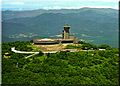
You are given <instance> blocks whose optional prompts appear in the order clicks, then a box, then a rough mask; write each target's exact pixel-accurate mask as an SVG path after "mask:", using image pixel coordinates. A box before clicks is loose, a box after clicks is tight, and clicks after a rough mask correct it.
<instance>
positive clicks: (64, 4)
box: [2, 0, 119, 9]
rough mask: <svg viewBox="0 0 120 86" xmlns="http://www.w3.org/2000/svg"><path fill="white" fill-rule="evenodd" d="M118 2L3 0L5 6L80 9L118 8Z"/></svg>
mask: <svg viewBox="0 0 120 86" xmlns="http://www.w3.org/2000/svg"><path fill="white" fill-rule="evenodd" d="M118 2H119V1H118V0H3V4H2V5H3V7H4V8H5V7H6V8H10V7H13V8H18V6H22V8H24V9H29V8H31V9H32V8H33V9H35V8H38V9H79V8H82V7H97V8H115V9H118ZM8 6H9V7H8ZM19 8H20V7H19Z"/></svg>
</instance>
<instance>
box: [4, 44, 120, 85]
mask: <svg viewBox="0 0 120 86" xmlns="http://www.w3.org/2000/svg"><path fill="white" fill-rule="evenodd" d="M16 44H19V43H18V42H15V44H14V45H16ZM12 45H13V43H12V44H11V43H9V45H8V43H4V44H3V46H4V47H2V48H6V49H2V50H4V51H3V52H10V47H13V46H14V45H13V46H12ZM16 47H17V45H16ZM18 48H19V47H18ZM117 54H118V49H111V50H105V51H99V50H95V51H80V52H63V51H62V52H58V53H55V54H49V55H48V56H41V55H36V56H34V57H33V58H34V59H33V58H32V60H30V58H29V59H25V58H24V57H25V55H21V54H16V53H11V58H9V59H6V58H2V83H3V84H25V85H26V84H28V85H48V86H49V85H51V86H54V85H62V86H63V85H65V86H69V85H74V86H76V85H96V86H99V85H101V86H106V85H110V86H114V85H116V86H117V85H118V83H119V82H118V77H119V64H118V58H119V57H118V55H117ZM17 62H18V66H17Z"/></svg>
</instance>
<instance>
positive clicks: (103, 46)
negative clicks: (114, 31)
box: [98, 44, 112, 50]
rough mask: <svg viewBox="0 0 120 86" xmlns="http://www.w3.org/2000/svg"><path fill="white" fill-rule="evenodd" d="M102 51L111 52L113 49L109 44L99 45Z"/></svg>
mask: <svg viewBox="0 0 120 86" xmlns="http://www.w3.org/2000/svg"><path fill="white" fill-rule="evenodd" d="M98 47H99V48H100V49H107V50H110V49H112V48H111V47H110V46H109V45H107V44H102V45H99V46H98Z"/></svg>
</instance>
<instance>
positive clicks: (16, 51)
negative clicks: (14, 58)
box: [11, 47, 39, 54]
mask: <svg viewBox="0 0 120 86" xmlns="http://www.w3.org/2000/svg"><path fill="white" fill-rule="evenodd" d="M11 51H13V52H15V53H23V54H39V52H27V51H18V50H15V47H12V48H11Z"/></svg>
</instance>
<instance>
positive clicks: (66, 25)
mask: <svg viewBox="0 0 120 86" xmlns="http://www.w3.org/2000/svg"><path fill="white" fill-rule="evenodd" d="M63 27H71V26H70V25H68V24H65V25H64V26H63Z"/></svg>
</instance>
